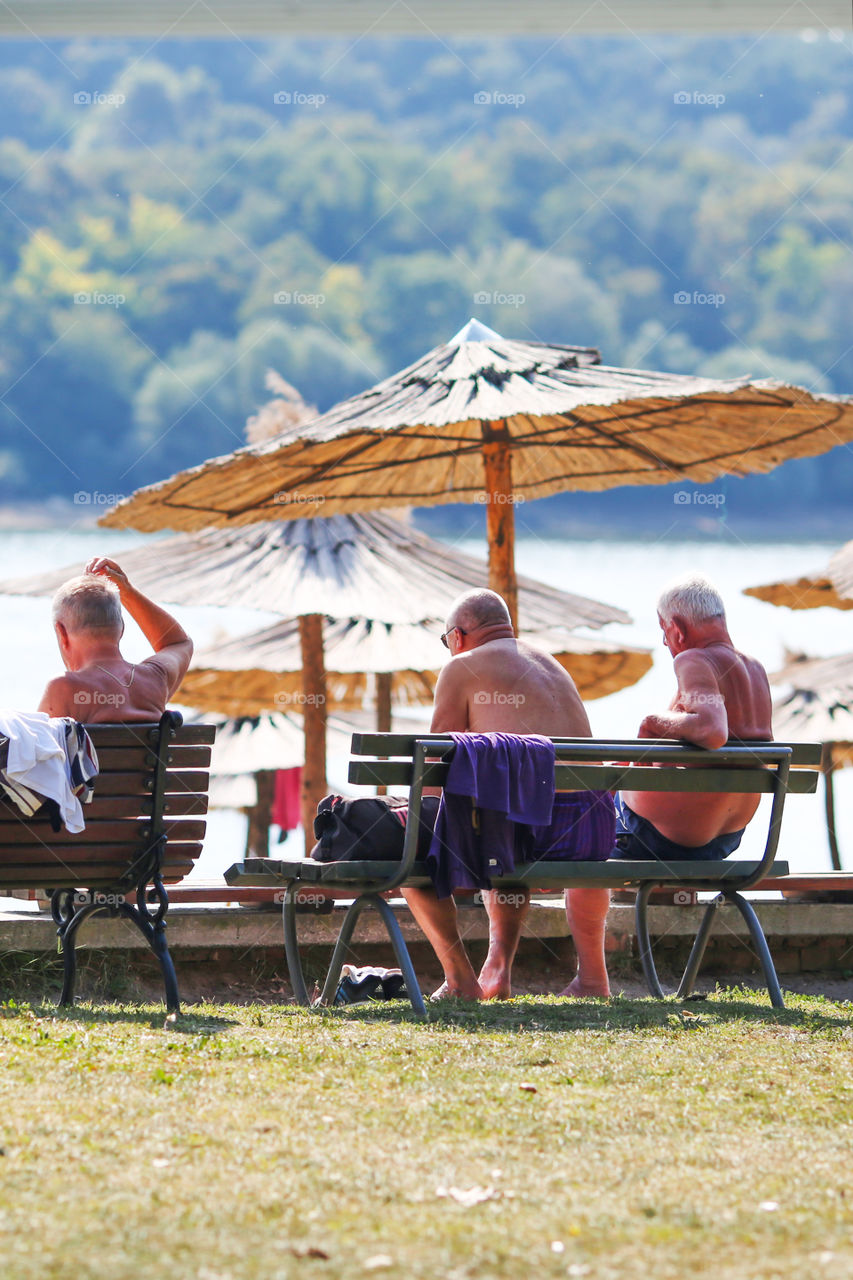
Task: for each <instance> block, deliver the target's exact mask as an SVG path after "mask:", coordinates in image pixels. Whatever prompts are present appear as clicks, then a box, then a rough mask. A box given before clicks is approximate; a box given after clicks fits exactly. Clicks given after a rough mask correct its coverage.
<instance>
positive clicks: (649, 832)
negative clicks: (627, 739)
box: [616, 577, 773, 861]
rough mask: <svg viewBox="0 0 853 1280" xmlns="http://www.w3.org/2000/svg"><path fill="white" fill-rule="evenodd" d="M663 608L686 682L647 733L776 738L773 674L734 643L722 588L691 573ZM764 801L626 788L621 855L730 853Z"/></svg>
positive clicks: (643, 732)
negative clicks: (772, 713)
mask: <svg viewBox="0 0 853 1280" xmlns="http://www.w3.org/2000/svg"><path fill="white" fill-rule="evenodd" d="M657 609H658V621H659V623H660V627H661V630H662V631H663V642H664V645H665V646H666V648H667V649H668V650H669V652H670V653H671V654H672V657H673V667H674V671H675V678H676V682H677V685H678V687H677V689H676V692H675V695H674V697H673V699H672V702H671V703H670V706H669V710H668V711H665V712H662V713H661V714H654V715H648V716H646V717H645V719H644V720H643V722H642V724H641V725H640V730H639V736H640V737H641V738H677V739H679V740H681V741H682V742H690V743H693V744H694V745H695V746H698V747H708V748H709V749H711V750H713V749H715V748H717V747H722V746H724V744H725V743H726V742H727V741H729V740H734V741H738V742H754V741H762V740H763V741H767V740H768V739H770V738H772V736H773V730H772V727H771V722H770V720H771V700H770V686H769V684H768V681H767V673H766V672H765V670H764V668H763V666H762V665H761V663H760V662H758V661H757V659H755V658H749V657H747V656H746V654H743V653H741V652H740V651H739V650H737V649H736V648H735V647H734V644H733V643H732V639H731V636H730V635H729V632H728V628H727V625H726V611H725V606H724V605H723V601H722V599H721V598H720V595H719V593H718V592H717V590H716V589H715V588H714V587H713V586H712V585H711V584H710V583H709V582H707V581H706V580H705V579H704V578H700V577H691V578H686V579H684V580H682V581H680V582H677V583H675V584H674V585H673V586H671V587H669V588H668V589H667V590H666V591H664V592H663V594H662V595H661V597H660V599H659V600H658V605H657ZM760 799H761V797H760V796H758V795H752V794H750V795H742V794H719V793H718V794H708V795H691V794H690V793H689V792H670V791H623V792H622V793H621V795H620V797H619V798H618V800H617V815H618V820H617V828H616V835H617V848H618V853H617V856H619V857H622V858H626V857H627V858H640V859H647V858H650V857H658V858H662V859H664V860H670V861H677V860H683V859H686V858H688V859H689V858H724V857H726V856H727V855H728V854H730V853H733V852H734V850H735V849H736V848H737V847H738V845H739V844H740V841H741V837H742V836H743V832H744V828H745V827H746V824H747V823H748V822H749V820H750V819H751V818H752V817H753V815H754V814H755V811H756V809H757V808H758V805H759V801H760Z"/></svg>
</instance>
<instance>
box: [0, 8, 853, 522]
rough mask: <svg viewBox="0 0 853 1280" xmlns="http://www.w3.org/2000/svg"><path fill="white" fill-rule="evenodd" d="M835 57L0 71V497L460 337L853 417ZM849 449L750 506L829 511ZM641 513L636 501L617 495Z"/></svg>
mask: <svg viewBox="0 0 853 1280" xmlns="http://www.w3.org/2000/svg"><path fill="white" fill-rule="evenodd" d="M851 51H853V43H851V40H850V38H849V37H847V36H844V37H842V36H839V35H838V34H832V33H826V32H821V33H819V34H818V33H804V34H803V35H801V36H780V37H765V38H763V39H761V40H759V41H755V40H754V39H752V38H751V37H745V36H744V37H738V38H737V39H727V40H723V39H713V40H709V39H703V40H698V39H687V38H674V37H670V38H664V37H657V38H653V39H652V38H649V39H645V40H644V41H642V42H640V41H638V40H636V39H633V38H631V39H625V40H616V39H604V38H601V39H592V38H586V39H578V40H571V39H563V40H561V41H559V42H558V43H556V44H551V43H550V42H546V41H521V40H519V41H515V42H510V41H494V42H490V41H486V40H484V41H483V42H481V43H472V42H466V43H457V44H453V45H444V44H442V43H440V42H438V41H437V40H423V41H371V40H369V39H367V40H362V41H361V42H359V43H356V44H355V45H350V43H349V42H345V41H329V42H313V43H309V42H301V43H294V42H285V41H280V42H270V43H265V44H257V45H253V46H248V45H245V44H242V43H239V42H236V41H234V42H225V41H223V42H219V43H212V42H208V43H186V42H169V41H162V42H160V43H158V44H156V46H154V47H150V48H149V47H148V46H147V45H146V44H144V43H142V42H140V43H123V44H118V43H114V42H93V41H86V42H83V41H78V42H69V43H65V44H57V45H53V46H49V47H48V46H45V45H42V44H38V43H35V42H8V43H5V44H3V45H0V283H2V289H0V335H2V341H0V434H1V435H2V441H1V442H0V499H2V500H4V501H15V500H20V499H21V498H27V499H32V498H37V497H39V496H47V495H51V494H63V495H68V496H70V495H72V494H73V493H74V492H75V491H76V490H79V489H81V488H85V489H87V490H92V489H97V490H99V491H101V492H102V493H127V492H129V491H130V490H131V489H132V488H134V487H136V486H137V485H138V484H141V483H143V482H148V481H151V480H154V479H157V478H159V477H161V476H164V475H166V474H168V473H171V472H172V471H174V470H176V469H177V468H179V467H183V466H186V465H189V464H191V463H194V462H197V461H200V460H201V459H203V458H205V457H207V456H209V455H211V454H216V453H221V452H225V451H227V450H229V449H231V448H233V447H235V445H237V444H238V443H242V439H243V428H244V424H245V420H246V418H247V416H248V415H249V414H251V413H252V412H254V411H255V410H256V409H257V407H258V405H259V404H261V403H262V402H263V400H264V399H265V398H266V393H265V391H264V374H265V371H266V370H267V369H268V368H270V367H273V368H275V369H276V370H278V371H279V372H280V373H281V374H283V375H284V376H285V377H286V378H287V379H288V380H290V381H291V382H292V383H294V384H295V385H296V386H297V387H298V388H299V390H300V391H301V392H302V393H303V394H304V395H305V397H306V399H308V400H309V401H311V402H313V403H315V404H316V405H318V406H319V407H320V408H321V409H323V408H326V407H328V406H329V405H331V404H332V403H333V402H334V401H335V400H337V399H339V398H341V397H342V396H345V395H348V394H350V393H352V392H354V391H357V390H359V389H361V388H362V387H365V386H367V385H369V384H370V383H372V382H373V381H375V380H376V379H377V378H379V377H380V376H382V375H384V374H386V373H389V372H391V371H393V370H395V369H396V368H398V367H400V366H402V365H404V364H406V363H407V362H409V361H411V360H412V359H414V358H416V357H417V356H418V355H420V354H421V353H422V352H424V351H426V350H427V349H428V348H429V347H431V346H433V345H434V344H436V343H437V342H440V341H443V340H445V339H446V338H448V337H450V336H451V335H452V334H453V333H455V332H456V330H457V329H458V328H459V327H460V326H461V325H462V324H463V323H464V322H465V320H467V318H468V317H469V316H470V315H472V314H476V315H477V316H478V317H479V318H481V319H482V320H484V321H485V322H486V323H488V324H490V325H492V326H493V327H494V328H496V329H498V330H499V331H501V332H502V333H504V334H506V335H507V336H519V337H531V338H535V339H538V340H543V341H559V342H568V343H575V344H584V345H597V346H599V347H600V348H601V351H602V355H603V358H604V360H605V361H606V362H607V363H611V364H624V365H638V366H643V367H647V368H660V369H668V370H673V371H678V372H704V373H708V374H714V375H721V376H725V375H737V374H742V373H748V374H753V375H755V376H778V377H782V378H785V379H786V380H789V381H796V382H798V383H800V384H803V385H806V386H809V387H811V388H813V389H818V390H829V391H841V392H850V391H853V339H851V336H850V332H849V323H848V315H849V311H850V299H851V296H853V257H851V252H850V235H851V191H853V151H851V149H850V139H851V134H853V89H851V73H850V68H851ZM851 490H853V453H851V452H850V451H848V450H836V451H835V452H834V453H833V454H832V455H830V456H829V457H828V458H824V459H821V460H817V461H813V462H804V463H797V464H793V465H789V466H787V467H785V468H783V469H782V470H781V471H780V472H778V473H776V474H775V475H774V476H772V477H769V478H767V479H765V480H762V481H760V482H759V481H747V482H745V484H744V486H743V488H742V490H741V492H742V493H746V494H749V495H751V499H750V500H751V501H754V502H757V503H758V504H759V505H760V504H761V503H767V504H768V505H775V506H776V507H777V508H778V506H779V504H780V503H781V504H785V505H786V506H787V507H788V508H790V509H794V508H795V507H799V508H807V507H809V506H812V507H814V506H818V505H819V506H820V507H821V508H822V509H827V508H831V507H834V506H840V505H841V504H842V503H843V502H844V501H845V500H846V499H847V498H848V495H849V494H850V492H851ZM633 500H635V501H642V500H643V495H642V494H641V493H639V492H638V493H637V494H636V495H634V499H633Z"/></svg>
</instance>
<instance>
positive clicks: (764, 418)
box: [101, 321, 853, 620]
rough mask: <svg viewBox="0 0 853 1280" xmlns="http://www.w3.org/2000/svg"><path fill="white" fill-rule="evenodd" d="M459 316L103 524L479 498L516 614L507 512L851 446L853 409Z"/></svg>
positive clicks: (837, 401)
mask: <svg viewBox="0 0 853 1280" xmlns="http://www.w3.org/2000/svg"><path fill="white" fill-rule="evenodd" d="M598 361H599V356H598V353H597V352H596V351H595V350H593V349H591V348H582V347H566V346H549V345H546V344H544V343H535V342H518V341H508V340H506V339H504V338H501V337H500V336H499V335H498V334H496V333H494V331H493V330H491V329H487V328H486V327H485V326H484V325H481V324H479V323H478V322H477V321H471V322H470V323H469V324H468V325H467V326H466V327H465V328H464V329H463V330H462V331H461V332H460V333H458V334H457V335H456V336H455V337H454V338H453V339H451V341H450V342H448V343H446V344H443V345H441V346H438V347H436V348H434V349H433V350H432V351H430V352H429V353H428V354H427V355H426V356H424V357H423V358H422V359H421V360H419V361H417V362H416V363H415V364H413V365H411V366H409V367H408V368H407V369H404V370H403V371H402V372H400V373H397V374H395V375H393V376H392V377H390V378H387V379H386V380H385V381H383V382H380V383H378V384H377V385H376V386H375V387H372V388H370V390H368V391H365V392H363V393H361V394H360V395H357V396H353V397H352V398H351V399H349V400H345V401H343V402H342V403H340V404H339V405H336V406H335V407H334V408H332V409H330V410H329V411H328V412H327V413H325V414H324V415H322V416H321V417H319V418H317V419H315V420H314V421H313V422H311V423H309V424H303V425H301V426H298V427H296V428H294V429H292V430H285V431H283V432H282V433H281V434H280V435H278V436H277V437H275V438H274V439H272V440H270V441H267V442H265V443H264V444H260V445H256V446H253V447H247V448H243V449H240V450H238V451H236V452H235V453H232V454H229V455H227V456H226V457H221V458H213V459H211V460H209V461H208V462H205V463H203V464H202V465H201V466H198V467H194V468H192V469H190V470H188V471H183V472H180V473H178V474H177V475H175V476H173V477H172V478H171V479H169V480H165V481H162V482H161V483H159V484H155V485H150V486H148V487H146V488H143V489H140V490H138V491H137V493H136V494H134V495H133V496H132V497H130V498H128V499H126V500H125V501H124V502H122V503H120V504H119V505H118V506H117V507H115V508H114V509H113V510H112V511H110V512H108V513H107V514H106V515H105V516H104V517H103V518H102V521H101V523H102V524H105V525H110V526H112V527H115V528H125V527H132V528H137V529H142V530H147V531H153V530H156V529H162V528H172V529H184V530H193V529H199V528H203V527H206V526H211V525H219V526H222V525H240V524H249V523H252V522H254V521H258V520H268V519H270V518H271V517H275V518H277V519H284V520H287V519H292V518H293V517H294V516H297V515H317V514H319V513H321V512H322V514H323V515H330V514H336V513H339V512H343V513H348V512H356V511H364V510H368V509H371V508H377V507H389V506H393V505H400V506H402V505H407V506H410V505H417V506H431V505H435V504H438V503H444V502H483V503H484V504H485V506H486V516H487V533H488V541H489V566H490V573H489V583H490V585H491V586H492V587H493V588H494V589H495V590H497V591H499V592H500V593H501V594H502V595H503V596H504V598H505V599H506V600H507V603H508V605H509V607H510V612H511V614H512V617H513V620H516V619H517V616H518V613H517V598H516V580H515V568H514V536H515V535H514V528H515V526H514V513H513V506H514V504H516V503H517V502H519V501H522V500H524V499H528V498H537V497H544V496H545V495H547V494H551V493H557V492H559V491H561V490H564V489H587V490H602V489H608V488H612V487H614V486H617V485H627V484H632V485H635V484H666V483H669V482H670V481H673V480H693V481H700V482H701V481H708V480H713V479H714V478H716V477H717V476H719V475H722V474H734V475H745V474H748V473H750V472H761V471H769V470H771V469H772V468H773V467H775V466H776V465H777V464H778V463H780V462H783V461H785V460H786V459H788V458H794V457H805V456H809V455H813V454H819V453H823V452H825V451H826V450H827V449H829V448H831V447H832V446H833V445H836V444H840V443H842V442H844V441H846V440H850V439H853V401H851V400H850V398H848V397H841V396H812V395H811V394H810V393H809V392H807V391H804V390H802V389H800V388H797V387H787V386H784V385H783V384H780V383H776V382H770V381H760V382H755V383H753V382H750V381H749V380H747V379H742V380H736V381H728V382H721V381H717V380H714V379H708V378H694V377H686V376H682V375H676V374H668V373H648V372H645V371H642V370H635V369H617V368H610V367H606V366H604V365H600V364H599V363H598Z"/></svg>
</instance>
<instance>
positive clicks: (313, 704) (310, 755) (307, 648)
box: [299, 613, 328, 853]
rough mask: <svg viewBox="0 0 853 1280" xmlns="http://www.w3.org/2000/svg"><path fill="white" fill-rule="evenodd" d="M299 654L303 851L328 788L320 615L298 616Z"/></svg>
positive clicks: (310, 839) (308, 847) (310, 842)
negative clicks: (300, 674) (302, 751)
mask: <svg viewBox="0 0 853 1280" xmlns="http://www.w3.org/2000/svg"><path fill="white" fill-rule="evenodd" d="M299 647H300V650H301V654H302V698H303V704H302V724H303V728H304V730H305V765H304V768H303V770H302V825H303V827H304V828H305V852H306V853H309V852H310V850H311V848H312V847H313V844H314V815H315V814H316V812H317V805H318V803H319V801H320V800H322V799H323V796H324V795H325V794H326V792H327V790H328V786H327V783H326V667H325V661H324V657H323V615H322V614H321V613H306V614H303V615H302V616H301V617H300V619H299Z"/></svg>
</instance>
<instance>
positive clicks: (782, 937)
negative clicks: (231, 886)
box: [0, 899, 853, 969]
mask: <svg viewBox="0 0 853 1280" xmlns="http://www.w3.org/2000/svg"><path fill="white" fill-rule="evenodd" d="M754 905H755V908H756V911H757V913H758V916H759V919H760V920H761V923H762V925H763V927H764V930H765V933H766V934H767V940H768V943H769V945H770V949H771V952H772V953H773V955H774V957H777V958H779V959H780V961H781V960H782V955H783V953H786V952H787V953H792V952H803V951H805V950H807V949H810V950H811V951H813V952H814V956H817V954H818V951H819V952H820V954H821V955H823V956H824V957H827V958H828V957H830V956H831V955H833V954H836V953H837V958H838V963H839V965H842V966H843V967H847V968H851V969H853V941H851V940H853V904H847V903H841V904H837V903H793V902H777V901H770V902H766V901H765V902H761V901H758V902H756V903H755V904H754ZM4 907H5V909H4V910H0V953H6V954H8V953H14V952H28V953H30V954H39V953H55V951H56V927H55V925H54V923H53V920H52V919H51V917H50V915H48V914H47V913H46V912H42V911H37V910H34V909H33V906H30V905H29V904H28V905H27V906H24V905H23V904H20V903H17V902H12V901H10V900H8V899H7V900H4ZM396 910H397V918H398V921H399V924H400V928H401V930H402V933H403V937H404V938H405V939H406V941H407V942H409V943H421V942H423V935H422V933H421V931H420V929H419V928H418V926H417V925H416V924H415V922H414V920H413V918H412V916H411V913H410V912H409V910H408V908H407V907H406V906H405V905H404V904H402V903H400V904H399V905H398V906H397V909H396ZM703 910H704V906H703V904H701V903H700V904H699V905H685V906H673V905H659V906H654V905H653V906H651V907H650V908H649V924H650V929H651V933H652V937H653V939H654V940H655V942H656V943H657V945H659V946H660V947H662V948H663V949H664V950H667V951H672V952H680V951H681V950H683V949H685V948H688V947H689V945H690V942H691V941H692V938H693V937H694V936H695V933H696V930H697V928H698V926H699V921H700V919H701V916H702V912H703ZM342 911H343V908H342V907H341V906H339V905H336V906H335V908H334V909H333V910H332V911H331V912H328V911H325V912H314V911H306V912H304V913H300V916H299V924H298V931H299V938H300V943H301V944H302V945H304V946H306V947H318V946H319V947H331V946H332V945H333V943H334V941H335V939H336V937H337V932H338V928H339V926H340V919H341V914H342ZM167 919H168V938H169V948H170V950H171V951H172V953H173V954H174V955H175V957H176V958H177V957H179V956H180V955H181V953H182V952H198V951H205V950H216V951H217V952H220V953H223V952H224V953H228V952H230V953H231V954H232V955H234V956H235V957H236V956H238V955H240V954H241V953H242V954H245V953H246V952H248V951H253V950H258V949H261V950H269V951H278V952H281V951H283V946H284V944H283V939H282V930H281V917H280V914H279V912H278V909H277V908H273V909H260V908H255V907H247V906H223V905H219V904H217V905H213V904H211V905H209V906H181V905H176V906H173V907H172V908H171V909H170V911H169V914H168V918H167ZM459 922H460V931H461V933H462V936H463V937H464V938H465V939H466V940H471V941H475V942H476V941H485V940H486V939H487V938H488V920H487V917H486V913H485V911H484V910H483V909H482V907H474V906H470V907H469V906H462V907H460V911H459ZM569 936H570V935H569V930H568V926H567V923H566V914H565V911H564V910H563V906H562V903H561V902H560V900H559V899H550V900H546V901H542V902H536V901H534V902H533V903H532V904H531V908H530V913H529V915H528V918H527V922H526V925H525V929H524V937H525V938H526V939H528V940H529V941H531V942H535V941H537V940H540V941H542V942H543V943H547V942H548V941H554V942H556V941H557V940H560V939H568V938H569ZM387 942H388V939H387V934H386V933H385V929H384V927H383V925H382V922H381V920H380V919H379V917H378V916H377V915H376V913H375V912H372V911H368V912H366V913H365V914H364V915H363V916H362V918H361V920H360V921H359V924H358V927H357V930H356V937H355V945H356V946H357V947H358V949H359V950H361V949H362V948H364V947H371V946H377V945H381V946H386V945H387ZM709 945H710V948H711V950H709V956H711V955H714V954H716V953H722V951H723V950H725V948H726V947H729V948H730V949H731V950H732V951H733V952H739V953H741V956H742V959H743V958H744V957H745V956H746V950H745V949H748V948H749V936H748V930H747V927H746V924H745V922H744V920H743V918H742V917H741V915H740V912H739V911H737V909H736V908H734V907H731V906H726V907H721V908H720V909H719V910H718V913H717V920H716V922H715V925H714V929H713V932H712V935H711V943H710V944H709ZM78 949H79V950H80V951H86V950H98V951H117V950H120V951H145V950H147V944H146V942H145V940H144V938H143V937H142V935H141V934H140V933H139V931H138V930H137V929H135V928H134V927H133V925H132V924H130V922H129V921H127V920H123V919H120V918H115V917H114V918H110V917H108V916H93V917H92V918H91V919H90V920H87V921H86V923H85V924H84V925H83V926H82V928H81V930H80V933H79V935H78ZM607 949H608V952H610V953H611V955H614V956H615V955H623V956H625V957H626V958H628V957H631V956H635V955H636V951H637V948H636V939H635V933H634V911H633V908H632V907H630V906H627V905H626V906H623V905H616V906H613V907H611V909H610V913H609V915H608V918H607ZM816 949H817V950H816ZM733 958H734V957H733ZM746 958H748V957H746ZM368 960H369V957H368ZM845 961H846V964H844V962H845ZM810 967H812V966H810ZM833 967H834V966H833ZM780 968H784V963H780Z"/></svg>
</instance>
